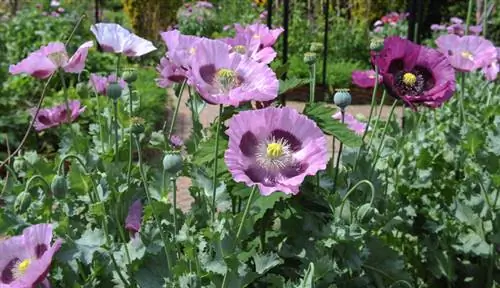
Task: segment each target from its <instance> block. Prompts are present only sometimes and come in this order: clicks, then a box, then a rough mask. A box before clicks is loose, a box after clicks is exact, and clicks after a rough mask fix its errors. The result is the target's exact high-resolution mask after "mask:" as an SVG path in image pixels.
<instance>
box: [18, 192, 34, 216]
mask: <svg viewBox="0 0 500 288" xmlns="http://www.w3.org/2000/svg"><path fill="white" fill-rule="evenodd" d="M30 205H31V195H30V193H28V192H27V191H23V192H21V193H19V195H17V197H16V201H15V202H14V210H15V211H16V213H24V212H26V210H28V208H29V207H30Z"/></svg>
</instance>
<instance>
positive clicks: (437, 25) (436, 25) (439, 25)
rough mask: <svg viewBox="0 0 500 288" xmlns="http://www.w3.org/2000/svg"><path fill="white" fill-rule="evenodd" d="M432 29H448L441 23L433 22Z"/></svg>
mask: <svg viewBox="0 0 500 288" xmlns="http://www.w3.org/2000/svg"><path fill="white" fill-rule="evenodd" d="M431 30H432V31H443V30H446V26H444V25H441V24H432V25H431Z"/></svg>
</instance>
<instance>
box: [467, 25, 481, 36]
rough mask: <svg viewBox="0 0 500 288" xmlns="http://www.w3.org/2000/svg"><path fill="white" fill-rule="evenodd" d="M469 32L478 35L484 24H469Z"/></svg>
mask: <svg viewBox="0 0 500 288" xmlns="http://www.w3.org/2000/svg"><path fill="white" fill-rule="evenodd" d="M469 32H470V34H472V35H476V36H478V35H479V34H481V32H483V26H482V25H477V26H469Z"/></svg>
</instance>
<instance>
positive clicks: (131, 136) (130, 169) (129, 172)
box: [127, 84, 134, 189]
mask: <svg viewBox="0 0 500 288" xmlns="http://www.w3.org/2000/svg"><path fill="white" fill-rule="evenodd" d="M128 87H129V88H128V89H129V96H128V100H129V101H128V104H129V109H130V112H129V113H130V114H129V117H130V119H132V115H133V114H132V109H133V108H132V95H133V94H134V86H133V85H132V84H129V85H128ZM129 137H130V139H129V143H128V144H129V145H128V168H127V187H129V189H130V175H131V174H132V150H133V144H132V141H133V140H132V138H133V137H134V135H133V133H132V125H130V127H129Z"/></svg>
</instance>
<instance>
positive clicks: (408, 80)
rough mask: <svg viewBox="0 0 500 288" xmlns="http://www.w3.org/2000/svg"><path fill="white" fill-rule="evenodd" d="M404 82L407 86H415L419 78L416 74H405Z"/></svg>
mask: <svg viewBox="0 0 500 288" xmlns="http://www.w3.org/2000/svg"><path fill="white" fill-rule="evenodd" d="M402 81H403V83H404V84H405V85H406V86H410V87H411V86H413V85H415V83H416V82H417V76H415V74H413V73H410V72H406V73H405V74H403V79H402Z"/></svg>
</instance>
